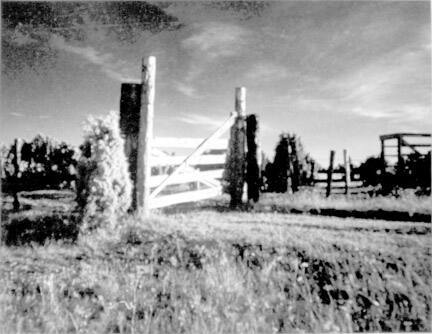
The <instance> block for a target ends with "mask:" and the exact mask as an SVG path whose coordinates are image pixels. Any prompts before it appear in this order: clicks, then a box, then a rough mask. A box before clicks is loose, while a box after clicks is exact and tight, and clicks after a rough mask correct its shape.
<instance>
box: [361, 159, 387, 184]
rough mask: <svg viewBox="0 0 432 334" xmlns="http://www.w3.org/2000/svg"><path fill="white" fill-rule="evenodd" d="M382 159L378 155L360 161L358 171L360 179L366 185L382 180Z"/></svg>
mask: <svg viewBox="0 0 432 334" xmlns="http://www.w3.org/2000/svg"><path fill="white" fill-rule="evenodd" d="M381 171H382V161H381V158H379V157H369V158H367V159H366V161H365V162H363V163H361V164H360V166H359V168H358V172H359V174H360V179H361V180H362V181H363V184H364V185H366V186H377V185H379V184H380V183H381V181H382V175H381Z"/></svg>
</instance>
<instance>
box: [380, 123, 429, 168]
mask: <svg viewBox="0 0 432 334" xmlns="http://www.w3.org/2000/svg"><path fill="white" fill-rule="evenodd" d="M430 137H431V134H430V133H406V132H401V133H392V134H387V135H381V136H380V141H381V166H382V174H383V175H384V174H385V172H387V171H389V170H391V169H394V168H395V167H396V166H397V165H401V164H402V162H403V159H404V157H405V156H408V155H410V154H413V153H414V154H418V155H425V153H426V152H424V149H425V148H426V149H429V150H430V148H431V142H430V140H428V142H419V141H420V140H421V139H423V140H425V139H426V138H430ZM412 140H415V141H416V142H412ZM390 141H393V143H390V144H387V143H389V142H390ZM389 149H396V152H395V151H394V150H393V152H389ZM391 158H393V159H391ZM394 158H396V159H394ZM391 160H393V161H391Z"/></svg>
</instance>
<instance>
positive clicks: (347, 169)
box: [343, 149, 351, 195]
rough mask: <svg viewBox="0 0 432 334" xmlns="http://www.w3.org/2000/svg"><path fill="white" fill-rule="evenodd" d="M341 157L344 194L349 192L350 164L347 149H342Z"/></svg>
mask: <svg viewBox="0 0 432 334" xmlns="http://www.w3.org/2000/svg"><path fill="white" fill-rule="evenodd" d="M343 159H344V167H345V194H346V195H349V192H350V189H349V187H350V183H351V166H350V162H349V157H348V150H346V149H345V150H343Z"/></svg>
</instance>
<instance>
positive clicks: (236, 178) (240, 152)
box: [225, 87, 246, 208]
mask: <svg viewBox="0 0 432 334" xmlns="http://www.w3.org/2000/svg"><path fill="white" fill-rule="evenodd" d="M235 112H236V113H237V118H236V120H235V123H234V125H233V126H232V127H231V134H230V144H229V155H228V159H227V160H228V161H227V165H226V167H225V170H226V177H225V179H226V181H227V183H228V187H227V188H228V189H227V190H228V193H229V194H230V196H231V202H230V206H231V207H232V208H236V207H238V206H240V205H241V204H242V197H243V188H244V184H245V168H246V160H245V158H246V156H245V146H246V122H245V120H246V88H245V87H237V88H236V89H235Z"/></svg>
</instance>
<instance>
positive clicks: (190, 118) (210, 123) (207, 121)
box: [177, 113, 223, 127]
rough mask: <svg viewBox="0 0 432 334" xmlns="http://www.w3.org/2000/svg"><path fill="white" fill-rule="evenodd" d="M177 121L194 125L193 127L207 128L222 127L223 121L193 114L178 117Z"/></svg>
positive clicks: (183, 114)
mask: <svg viewBox="0 0 432 334" xmlns="http://www.w3.org/2000/svg"><path fill="white" fill-rule="evenodd" d="M177 119H178V120H179V121H180V122H183V123H187V124H192V125H204V126H207V127H217V126H220V125H222V123H223V120H221V119H218V118H212V117H209V116H205V115H200V114H191V113H187V114H185V113H182V115H181V116H178V117H177Z"/></svg>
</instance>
